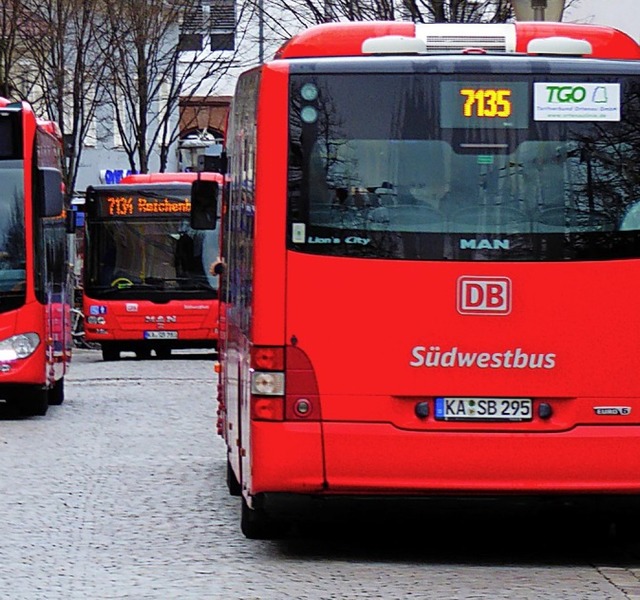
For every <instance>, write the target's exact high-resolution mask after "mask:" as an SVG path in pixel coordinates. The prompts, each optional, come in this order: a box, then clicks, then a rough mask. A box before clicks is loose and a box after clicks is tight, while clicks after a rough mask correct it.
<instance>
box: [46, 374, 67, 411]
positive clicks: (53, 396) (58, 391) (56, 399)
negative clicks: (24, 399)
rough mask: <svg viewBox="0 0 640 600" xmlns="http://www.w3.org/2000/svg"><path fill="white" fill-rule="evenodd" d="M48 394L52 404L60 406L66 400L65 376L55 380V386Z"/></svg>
mask: <svg viewBox="0 0 640 600" xmlns="http://www.w3.org/2000/svg"><path fill="white" fill-rule="evenodd" d="M48 394H49V404H50V405H51V406H60V405H61V404H62V403H63V402H64V377H61V378H60V379H58V381H56V382H55V384H54V385H53V387H52V388H50V389H49V391H48Z"/></svg>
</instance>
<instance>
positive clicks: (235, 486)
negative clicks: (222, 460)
mask: <svg viewBox="0 0 640 600" xmlns="http://www.w3.org/2000/svg"><path fill="white" fill-rule="evenodd" d="M227 489H228V490H229V494H230V495H231V496H242V486H241V485H240V482H239V481H238V478H237V477H236V474H235V473H234V472H233V469H232V468H231V463H230V462H229V459H227Z"/></svg>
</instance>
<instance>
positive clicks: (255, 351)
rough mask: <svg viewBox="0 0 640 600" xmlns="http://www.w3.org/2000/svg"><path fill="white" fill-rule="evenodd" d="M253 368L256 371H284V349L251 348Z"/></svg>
mask: <svg viewBox="0 0 640 600" xmlns="http://www.w3.org/2000/svg"><path fill="white" fill-rule="evenodd" d="M251 366H252V367H253V368H254V369H255V370H256V371H284V348H283V347H282V346H254V347H253V348H251Z"/></svg>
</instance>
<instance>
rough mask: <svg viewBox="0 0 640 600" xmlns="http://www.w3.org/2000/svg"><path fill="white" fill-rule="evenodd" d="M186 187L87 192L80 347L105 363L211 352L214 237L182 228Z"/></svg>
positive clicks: (124, 187) (214, 325)
mask: <svg viewBox="0 0 640 600" xmlns="http://www.w3.org/2000/svg"><path fill="white" fill-rule="evenodd" d="M190 193H191V184H190V183H188V182H184V183H178V182H173V183H172V182H169V183H151V184H144V183H141V184H127V185H110V186H95V187H91V188H89V189H88V191H87V200H86V216H85V256H84V299H83V310H84V314H85V331H86V339H87V341H92V342H98V343H100V345H101V347H102V354H103V358H104V359H105V360H115V359H117V358H119V356H120V353H121V352H123V351H133V352H135V353H136V354H137V356H138V357H139V358H146V357H148V356H150V354H151V352H152V351H153V352H155V354H156V355H157V356H158V357H166V356H168V355H170V353H171V351H172V350H173V349H179V348H216V345H217V340H218V325H217V322H218V319H217V315H218V292H217V287H218V281H217V277H216V276H214V275H211V274H210V273H209V265H210V264H211V263H213V262H215V260H216V258H217V255H218V252H219V248H218V245H219V242H218V237H217V232H216V231H195V230H193V229H191V227H190V225H189V214H190V208H191V207H190Z"/></svg>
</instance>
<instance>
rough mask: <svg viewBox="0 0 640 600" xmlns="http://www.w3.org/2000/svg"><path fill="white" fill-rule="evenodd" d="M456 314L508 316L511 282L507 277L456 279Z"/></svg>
mask: <svg viewBox="0 0 640 600" xmlns="http://www.w3.org/2000/svg"><path fill="white" fill-rule="evenodd" d="M458 312H459V313H461V314H463V315H508V314H509V313H510V312H511V280H510V279H509V278H508V277H460V278H458Z"/></svg>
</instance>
